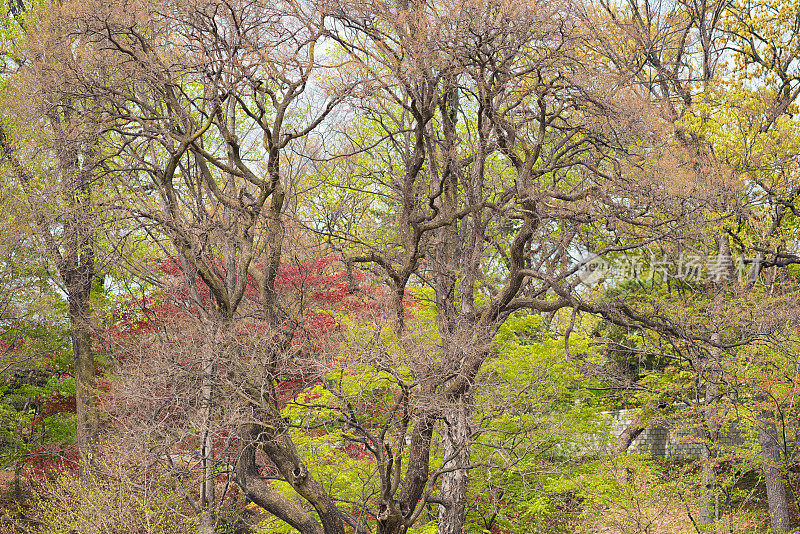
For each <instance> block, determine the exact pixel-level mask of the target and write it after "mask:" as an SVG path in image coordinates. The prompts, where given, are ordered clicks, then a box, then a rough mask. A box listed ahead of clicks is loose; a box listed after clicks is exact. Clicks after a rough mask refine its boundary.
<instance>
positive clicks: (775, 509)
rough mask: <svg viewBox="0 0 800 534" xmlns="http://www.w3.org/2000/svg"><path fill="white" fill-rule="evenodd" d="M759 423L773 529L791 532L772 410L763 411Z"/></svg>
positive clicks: (759, 435) (759, 437)
mask: <svg viewBox="0 0 800 534" xmlns="http://www.w3.org/2000/svg"><path fill="white" fill-rule="evenodd" d="M759 400H763V401H766V400H767V399H759ZM759 423H760V424H759V425H758V444H759V445H760V446H761V456H762V467H761V468H762V470H763V473H764V483H765V484H766V486H767V503H768V505H769V517H770V521H771V523H772V529H773V530H774V531H775V532H789V529H790V525H789V503H788V501H787V500H786V488H785V487H784V481H783V473H782V470H781V448H780V443H779V442H778V432H777V429H776V428H775V415H774V413H773V412H772V410H768V409H764V410H762V411H761V421H759Z"/></svg>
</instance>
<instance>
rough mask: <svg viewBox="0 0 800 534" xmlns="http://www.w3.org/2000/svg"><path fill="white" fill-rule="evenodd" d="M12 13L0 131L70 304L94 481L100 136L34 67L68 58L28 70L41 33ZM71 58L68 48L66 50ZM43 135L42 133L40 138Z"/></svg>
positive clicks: (87, 466) (28, 16)
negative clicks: (33, 40) (30, 38)
mask: <svg viewBox="0 0 800 534" xmlns="http://www.w3.org/2000/svg"><path fill="white" fill-rule="evenodd" d="M11 6H12V7H11V10H12V13H10V14H11V15H12V17H11V19H13V20H14V21H15V22H13V23H11V25H12V26H13V25H14V24H15V23H16V24H18V25H19V28H11V29H10V30H7V32H6V34H5V35H4V36H3V37H4V39H5V40H6V43H9V41H10V43H9V47H8V49H7V50H6V53H5V55H4V64H5V65H7V66H8V67H9V68H11V69H12V73H11V75H10V76H9V77H7V78H6V80H5V84H6V87H5V92H6V96H7V98H6V99H5V102H4V104H5V112H6V117H7V121H6V124H4V126H3V128H2V129H0V151H1V152H2V158H3V160H4V162H5V163H6V165H7V169H8V170H9V175H10V176H11V177H13V179H14V180H16V182H17V187H18V188H19V192H20V194H21V195H22V197H23V198H24V199H25V201H26V203H27V209H28V211H29V213H30V217H31V220H32V221H33V223H34V225H35V232H36V235H37V237H38V239H39V240H40V242H41V246H42V248H43V250H44V254H45V256H46V257H47V259H48V261H49V262H52V264H53V265H54V266H55V269H56V272H57V273H58V283H59V284H60V286H61V290H62V291H63V292H64V294H65V295H66V298H67V302H68V303H69V312H68V313H69V323H70V337H71V340H72V353H73V357H74V371H73V372H74V375H75V383H76V406H77V428H78V431H77V441H78V452H79V461H80V470H81V474H82V476H87V475H88V473H89V472H90V470H91V465H92V463H93V461H94V458H95V456H96V454H97V439H98V425H99V420H98V412H97V387H96V378H95V367H96V364H95V357H94V353H93V351H92V336H91V321H92V312H91V293H92V287H93V285H94V282H95V278H96V275H97V271H98V265H97V262H96V253H97V248H96V247H97V231H98V226H99V225H100V224H101V221H102V217H101V215H100V214H99V213H98V208H97V188H96V180H97V167H96V163H97V158H98V157H99V153H98V147H97V136H96V131H95V130H94V129H92V128H91V127H89V128H86V127H85V126H86V124H79V123H78V121H77V118H76V117H77V116H78V115H80V114H81V113H83V112H84V111H85V108H83V107H82V105H81V104H82V103H80V102H76V101H75V100H74V99H72V98H70V96H69V95H68V94H63V93H62V94H60V95H57V97H56V98H55V99H51V98H48V97H51V96H54V95H53V91H52V89H53V87H56V86H58V85H59V84H62V83H64V80H63V78H60V76H58V75H57V74H56V73H57V69H51V70H48V69H37V68H35V67H32V65H33V64H36V63H38V62H40V61H41V60H42V59H43V57H47V60H46V61H52V62H54V63H57V62H58V61H59V60H61V59H63V58H62V57H59V56H58V52H56V54H55V55H54V56H50V55H49V54H48V52H50V51H46V50H35V49H29V50H28V51H29V52H30V53H31V55H32V56H33V57H32V58H31V59H30V61H27V62H26V61H25V54H26V52H24V51H23V50H24V46H25V44H26V41H25V39H24V37H23V36H24V35H25V34H26V33H27V32H29V31H33V27H34V25H35V21H36V15H35V14H34V13H32V12H29V11H28V10H27V9H26V6H25V4H24V3H22V2H19V3H14V4H11ZM37 30H38V28H37ZM15 40H19V42H16V43H15V42H14V41H15ZM61 44H62V45H64V43H61ZM15 45H16V46H15ZM65 50H68V46H62V47H61V48H59V49H58V51H59V52H63V51H65ZM39 65H41V63H39ZM51 65H52V64H51ZM58 97H61V98H58ZM37 128H40V129H41V131H39V132H36V129H37ZM29 151H30V152H29ZM31 152H32V154H33V155H31ZM42 156H44V157H42ZM54 186H55V187H54ZM53 188H55V189H56V190H57V192H56V193H55V194H54V191H53Z"/></svg>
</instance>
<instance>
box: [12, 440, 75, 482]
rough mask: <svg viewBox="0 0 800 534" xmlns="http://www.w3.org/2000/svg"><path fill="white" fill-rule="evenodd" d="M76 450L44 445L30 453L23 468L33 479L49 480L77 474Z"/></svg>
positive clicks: (73, 447)
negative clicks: (65, 474)
mask: <svg viewBox="0 0 800 534" xmlns="http://www.w3.org/2000/svg"><path fill="white" fill-rule="evenodd" d="M78 465H79V464H78V449H77V447H75V446H72V447H68V448H66V449H61V448H59V447H56V446H54V445H46V446H43V447H39V448H38V449H36V450H34V451H32V452H30V453H29V454H28V455H27V457H26V458H25V467H26V468H27V470H28V472H29V474H30V475H31V477H33V478H49V477H52V476H53V475H60V474H63V473H72V474H77V473H78Z"/></svg>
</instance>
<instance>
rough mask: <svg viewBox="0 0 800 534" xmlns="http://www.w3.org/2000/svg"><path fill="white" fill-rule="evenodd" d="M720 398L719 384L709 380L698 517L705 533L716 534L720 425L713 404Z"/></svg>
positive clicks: (698, 521)
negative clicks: (717, 459)
mask: <svg viewBox="0 0 800 534" xmlns="http://www.w3.org/2000/svg"><path fill="white" fill-rule="evenodd" d="M718 396H719V388H718V387H717V384H716V383H714V381H713V380H709V381H708V384H707V385H706V400H705V402H706V412H705V416H704V417H705V423H706V432H705V436H703V437H704V438H705V439H704V440H703V449H702V459H701V462H702V485H703V488H702V501H701V503H700V510H699V513H698V516H697V523H698V524H699V525H702V526H703V527H704V528H705V530H704V532H716V528H715V527H714V523H715V522H716V519H717V492H716V490H715V486H716V483H717V470H716V457H717V447H716V442H717V438H718V437H719V428H720V424H719V423H718V422H717V421H716V417H717V410H716V409H715V408H713V403H714V402H716V399H717V397H718ZM709 405H711V406H709Z"/></svg>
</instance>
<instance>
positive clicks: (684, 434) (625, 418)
mask: <svg viewBox="0 0 800 534" xmlns="http://www.w3.org/2000/svg"><path fill="white" fill-rule="evenodd" d="M603 415H605V416H606V417H608V418H609V419H610V420H611V424H610V428H611V434H612V436H613V438H615V440H616V438H618V437H619V436H620V434H622V432H623V431H624V430H625V428H627V427H628V425H629V424H630V423H631V422H633V420H634V418H635V417H636V410H615V411H612V412H603ZM719 442H720V444H721V445H722V446H728V447H738V446H742V445H744V443H745V437H744V436H743V435H742V434H741V433H740V432H739V431H738V430H736V428H735V427H734V428H733V429H732V430H729V431H727V432H723V433H722V434H721V435H720V439H719ZM628 452H639V453H648V454H651V455H653V456H661V457H670V458H699V457H700V456H701V455H702V445H701V443H700V442H699V441H698V439H697V438H696V437H695V433H694V431H693V430H692V429H687V428H679V427H673V428H667V427H666V426H659V425H652V426H648V427H647V428H646V429H644V431H642V433H641V434H639V436H638V437H637V438H636V439H635V440H634V441H633V443H631V446H630V448H629V449H628Z"/></svg>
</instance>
